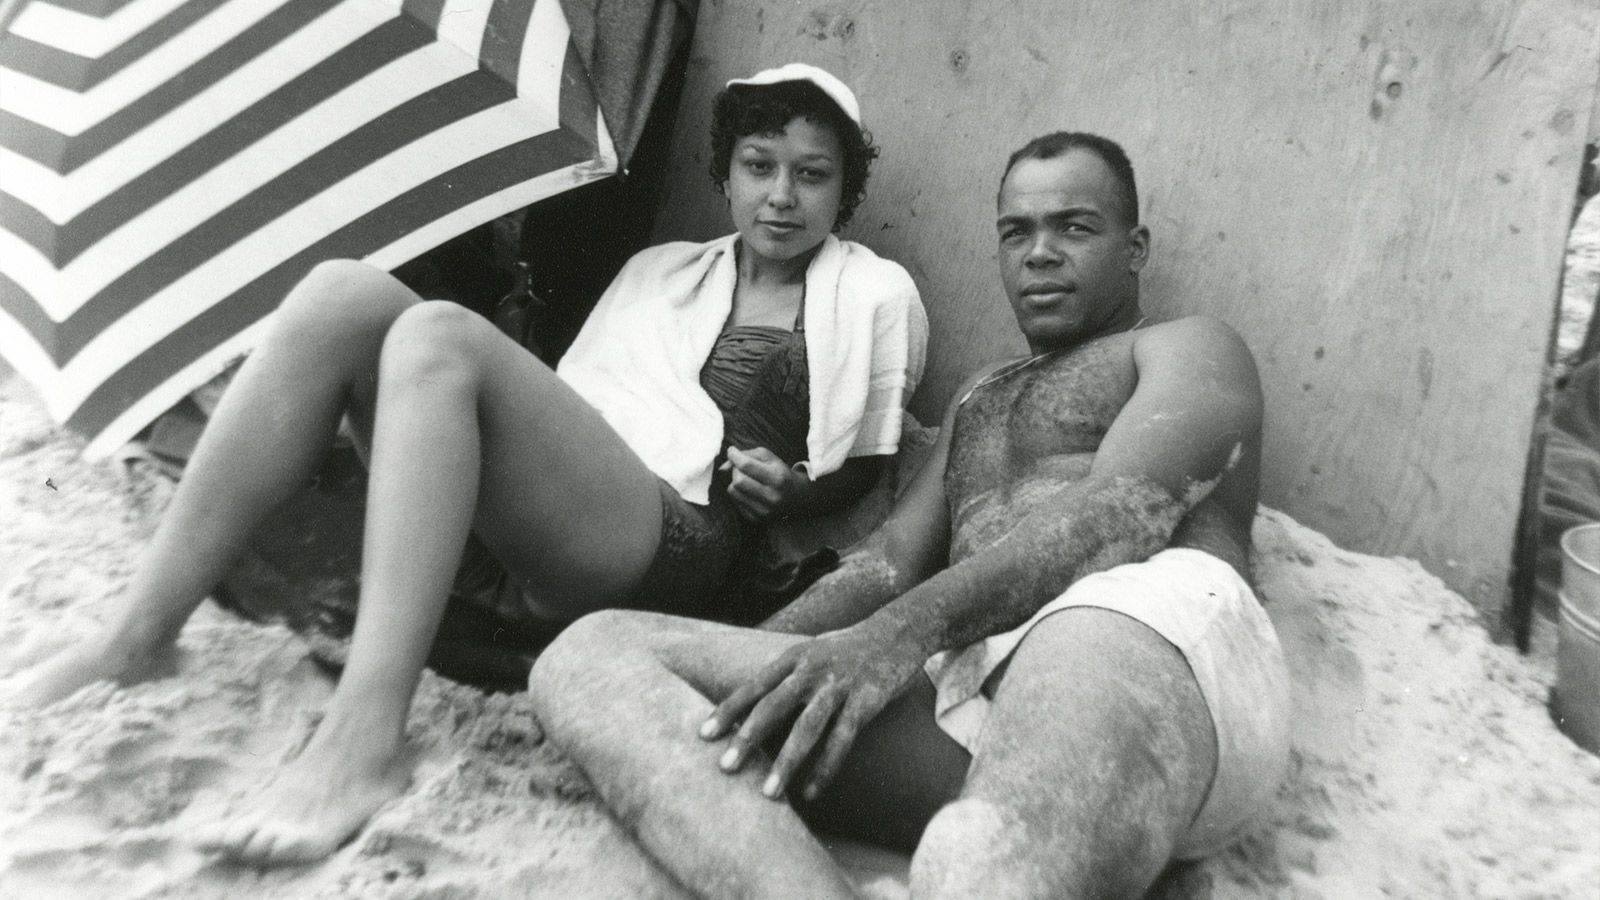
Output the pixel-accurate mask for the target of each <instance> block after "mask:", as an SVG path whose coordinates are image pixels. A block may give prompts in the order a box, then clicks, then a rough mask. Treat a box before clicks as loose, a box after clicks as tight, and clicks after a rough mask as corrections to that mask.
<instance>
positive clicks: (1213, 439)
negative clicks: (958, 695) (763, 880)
mask: <svg viewBox="0 0 1600 900" xmlns="http://www.w3.org/2000/svg"><path fill="white" fill-rule="evenodd" d="M1134 359H1135V364H1136V365H1137V367H1138V373H1139V382H1138V386H1137V387H1136V388H1135V390H1134V393H1133V396H1132V397H1131V398H1130V399H1129V400H1128V402H1127V404H1126V405H1125V406H1124V407H1123V409H1122V410H1121V412H1120V413H1119V414H1118V416H1117V418H1116V420H1115V422H1114V423H1113V424H1112V426H1111V428H1110V429H1109V430H1108V431H1107V433H1106V435H1105V437H1104V439H1103V440H1102V442H1101V444H1100V447H1099V449H1098V450H1097V452H1096V456H1095V459H1094V462H1093V465H1092V466H1091V470H1090V473H1089V475H1088V477H1087V478H1085V479H1084V480H1083V481H1081V482H1078V483H1076V484H1074V485H1072V486H1070V487H1068V488H1066V489H1064V490H1063V491H1061V493H1059V494H1058V495H1057V496H1056V497H1055V498H1054V500H1053V501H1052V502H1051V503H1050V504H1048V505H1047V506H1046V507H1044V508H1041V509H1039V510H1037V511H1035V512H1034V514H1033V515H1032V516H1030V518H1029V519H1027V520H1025V521H1024V522H1023V523H1021V524H1020V525H1019V526H1018V527H1016V528H1013V529H1012V531H1011V533H1010V535H1009V536H1007V537H1006V538H1004V539H1002V540H1000V541H998V542H996V543H995V544H994V545H993V546H991V547H989V548H988V549H986V550H985V551H983V552H981V553H978V554H975V555H974V556H972V557H971V558H969V559H966V560H963V561H962V562H961V563H959V564H957V565H955V566H952V567H950V568H948V569H945V570H944V571H942V572H939V573H938V574H937V575H934V576H933V577H931V578H929V579H927V580H926V581H923V582H922V583H920V584H918V585H917V586H916V587H914V588H912V589H911V590H909V591H907V592H906V593H905V594H903V595H902V596H899V597H897V598H895V599H892V600H890V601H889V602H887V603H885V604H883V605H882V606H881V607H880V608H879V609H878V610H877V611H876V612H873V613H871V614H870V615H869V616H867V618H865V619H863V620H861V621H860V622H858V623H856V624H854V625H852V626H850V627H848V628H845V629H843V630H841V631H837V632H833V633H830V634H824V635H822V636H820V637H819V638H817V639H815V640H813V641H809V642H807V643H805V644H802V645H799V646H797V647H795V648H792V649H791V650H790V651H788V652H786V653H785V654H784V655H783V656H782V657H780V658H779V659H778V660H777V661H775V662H774V663H773V665H772V667H770V668H769V670H768V671H767V672H766V673H764V676H763V678H761V679H758V680H757V681H756V682H752V683H751V684H749V685H746V686H745V687H744V688H741V689H739V690H738V691H736V692H735V693H734V694H733V695H731V696H730V697H729V698H728V699H727V700H726V701H725V702H724V703H723V705H722V706H720V707H718V709H717V711H716V713H714V714H713V717H712V719H711V721H710V722H708V723H707V728H706V729H705V730H704V731H703V732H702V733H703V734H705V735H706V736H707V737H712V736H716V735H720V734H721V733H723V731H724V730H725V729H726V727H727V725H728V724H729V723H731V722H732V721H736V720H737V719H739V718H743V719H744V725H743V726H742V727H741V728H740V730H739V732H738V734H737V735H736V736H735V737H734V739H733V741H732V743H731V747H732V749H731V750H730V752H729V754H727V755H726V756H725V757H724V759H725V761H726V763H727V765H725V768H729V769H736V768H738V766H739V765H741V764H742V762H743V760H744V758H745V756H746V755H747V754H748V752H749V751H750V750H751V748H753V747H755V746H758V745H759V744H760V742H761V741H762V740H764V738H765V737H766V736H767V735H768V734H769V733H771V732H773V731H775V730H776V729H778V728H779V727H781V723H782V722H785V721H788V720H789V718H790V717H792V716H793V715H794V714H795V711H796V710H797V709H800V710H801V712H800V715H799V718H798V719H797V720H795V724H794V726H793V727H792V728H791V729H790V733H789V738H788V740H787V741H786V743H785V744H784V747H783V750H782V751H781V752H780V754H779V756H778V759H777V760H776V761H775V762H774V765H773V774H774V776H775V777H774V779H773V780H771V781H769V786H770V787H772V788H773V790H772V791H769V793H770V794H772V795H774V796H776V795H777V792H781V790H782V788H783V786H784V785H785V784H787V782H788V780H789V779H790V778H791V777H792V776H793V774H794V773H795V772H796V771H797V770H798V769H799V767H800V766H801V764H802V763H803V762H804V760H805V759H807V757H808V756H810V755H811V751H812V748H813V747H814V746H815V745H816V743H817V742H818V741H819V740H821V739H822V738H823V736H824V734H826V744H825V746H824V748H823V751H822V755H821V756H820V757H819V758H818V761H817V762H816V763H815V764H814V765H813V766H812V774H811V777H810V779H809V780H808V783H807V787H806V791H807V793H808V794H810V793H812V792H814V791H815V790H818V789H820V787H821V784H822V783H825V782H826V781H827V780H828V779H829V778H831V777H832V774H833V772H834V771H835V770H836V769H837V767H838V765H839V764H840V763H841V762H842V761H843V758H844V755H845V752H846V751H847V750H848V749H849V746H850V744H851V743H852V742H853V741H854V738H855V734H856V732H857V731H858V730H859V728H860V727H861V726H862V725H864V724H865V723H866V722H867V721H870V720H871V718H872V717H873V716H876V715H877V713H878V712H879V711H881V710H882V709H883V707H884V706H885V705H887V703H888V702H889V701H890V700H892V699H893V698H894V697H895V696H896V695H898V694H899V693H900V692H901V691H902V690H904V689H905V686H906V685H907V684H909V683H910V679H911V678H912V677H915V675H916V673H917V672H918V671H919V670H920V668H921V664H922V661H923V660H924V659H926V658H927V656H929V655H931V654H933V653H935V652H937V651H940V650H948V649H954V648H957V647H961V646H965V645H967V644H970V643H972V642H974V641H977V640H980V639H982V638H984V637H987V636H989V635H991V634H996V633H999V632H1002V631H1005V630H1008V629H1010V628H1014V627H1016V626H1017V625H1020V624H1022V623H1023V622H1025V621H1026V620H1027V619H1028V618H1029V617H1030V616H1032V615H1033V613H1034V612H1036V611H1037V610H1038V609H1039V608H1040V607H1041V606H1043V605H1044V604H1045V603H1047V602H1048V601H1049V600H1050V599H1052V598H1054V597H1055V596H1057V595H1059V594H1060V593H1061V592H1062V591H1063V590H1065V589H1066V587H1067V586H1068V585H1070V584H1071V583H1072V582H1074V581H1076V580H1077V579H1078V578H1081V577H1083V576H1084V575H1087V574H1089V573H1090V572H1094V571H1099V570H1102V569H1106V568H1110V567H1111V566H1114V565H1118V564H1120V563H1123V562H1131V561H1137V560H1140V559H1144V558H1146V557H1148V556H1150V555H1151V554H1152V553H1154V552H1156V551H1158V550H1160V549H1161V548H1162V547H1164V546H1165V545H1166V543H1167V541H1168V540H1170V538H1171V536H1172V532H1173V530H1174V529H1175V528H1176V526H1177V524H1178V522H1179V521H1180V520H1181V519H1182V518H1183V515H1184V513H1185V512H1187V511H1188V510H1189V509H1191V508H1192V507H1193V506H1194V505H1195V504H1196V503H1198V502H1200V501H1201V500H1202V499H1204V498H1205V496H1206V495H1207V494H1208V493H1209V492H1210V491H1211V489H1212V488H1214V487H1215V486H1216V484H1217V482H1218V481H1219V480H1220V479H1221V478H1222V476H1223V475H1224V474H1226V473H1227V472H1228V470H1229V469H1230V468H1231V467H1232V466H1233V465H1235V464H1236V463H1237V461H1238V460H1239V459H1240V458H1241V457H1242V456H1244V455H1247V454H1254V453H1255V452H1257V450H1256V445H1257V443H1258V441H1259V433H1260V425H1261V406H1262V403H1261V392H1260V383H1259V379H1258V376H1257V374H1256V369H1255V363H1254V361H1253V360H1252V359H1251V357H1250V354H1249V351H1248V349H1247V348H1245V346H1244V343H1243V341H1241V340H1240V339H1239V337H1238V335H1237V334H1235V333H1234V332H1233V331H1232V330H1231V329H1230V328H1228V327H1227V326H1226V325H1223V324H1222V323H1220V322H1216V321H1214V320H1210V319H1202V318H1195V319H1186V320H1182V321H1180V322H1175V323H1171V324H1169V325H1167V326H1162V327H1161V328H1159V329H1151V331H1150V332H1149V333H1147V334H1145V335H1142V336H1141V338H1140V340H1139V341H1138V342H1137V343H1136V344H1135V349H1134ZM947 430H948V424H947Z"/></svg>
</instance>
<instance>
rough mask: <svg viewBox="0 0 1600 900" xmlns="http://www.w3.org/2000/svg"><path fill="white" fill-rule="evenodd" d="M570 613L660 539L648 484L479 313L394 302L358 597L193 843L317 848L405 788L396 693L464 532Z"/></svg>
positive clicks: (245, 852)
mask: <svg viewBox="0 0 1600 900" xmlns="http://www.w3.org/2000/svg"><path fill="white" fill-rule="evenodd" d="M473 527H476V528H477V530H478V532H479V534H480V535H482V537H483V539H484V541H485V542H486V543H488V544H489V546H491V547H493V548H495V549H496V551H497V552H499V553H501V554H503V556H504V557H505V558H507V559H508V560H510V561H512V562H513V563H514V564H515V565H516V566H517V568H518V569H519V572H520V573H521V574H524V575H526V576H528V577H530V578H532V579H533V580H534V581H535V583H536V586H538V587H540V588H542V591H541V593H544V594H553V593H554V592H564V593H565V594H567V595H568V596H569V600H570V602H571V604H573V606H574V607H575V608H579V609H582V608H595V607H597V606H605V605H614V604H616V603H619V602H621V601H623V600H624V599H626V598H627V597H628V596H629V594H630V592H631V591H632V589H633V588H634V587H635V586H636V585H637V584H638V582H639V580H640V579H641V578H642V577H643V575H644V572H645V571H646V569H647V568H648V566H649V563H650V561H651V559H652V557H653V555H654V553H655V549H656V544H657V542H658V540H659V537H660V529H661V506H660V495H659V493H658V489H657V487H656V479H655V476H654V475H653V474H651V473H650V471H649V470H648V469H647V468H646V467H645V466H644V464H643V463H642V462H640V461H639V459H638V458H637V457H636V456H634V455H633V453H632V451H630V450H629V449H628V448H627V446H626V445H625V444H624V443H623V442H622V440H621V438H619V437H618V436H617V435H616V433H615V432H614V431H612V430H611V428H610V427H609V426H608V425H606V424H605V421H604V420H603V419H602V418H601V417H600V415H599V413H598V412H596V411H595V410H594V409H593V408H592V407H590V406H589V405H588V404H587V403H585V402H584V401H583V400H582V399H581V398H580V397H578V396H577V394H575V393H573V392H572V390H571V389H570V388H568V387H567V386H566V385H565V384H564V383H563V382H561V381H560V380H559V379H558V378H556V376H555V373H553V372H552V371H551V370H550V369H549V368H548V367H546V366H545V365H544V364H543V363H541V362H539V361H538V360H537V359H536V358H534V357H533V356H532V355H531V354H529V353H528V352H527V351H525V350H524V349H523V348H521V347H520V346H519V345H517V344H516V343H515V342H513V341H511V340H510V339H508V338H506V337H505V336H504V335H502V334H501V333H500V332H499V331H498V330H496V329H495V328H494V326H493V325H491V324H490V323H488V322H487V321H486V320H485V319H483V318H482V317H481V316H478V315H476V314H474V313H471V312H469V311H467V310H465V309H463V308H461V307H459V306H456V305H454V304H449V303H424V304H421V305H418V306H416V307H413V308H411V309H409V310H407V311H406V312H405V313H404V314H403V315H402V316H401V317H400V319H399V320H398V321H397V322H396V323H395V325H394V326H393V328H391V329H390V332H389V336H388V339H387V340H386V342H385V344H384V348H383V354H382V360H381V363H380V365H379V386H378V406H377V415H376V418H375V421H374V425H373V433H372V449H371V461H370V476H369V483H368V492H367V520H366V532H365V545H364V547H363V555H362V579H361V601H360V605H359V608H358V611H357V615H356V625H355V631H354V633H353V634H352V636H351V647H350V655H349V659H348V661H347V662H346V664H345V668H344V672H343V674H342V675H341V677H340V681H339V686H338V688H337V689H336V691H335V693H334V695H333V697H332V699H331V700H330V701H329V705H328V708H327V712H326V715H325V717H324V718H323V720H322V723H321V724H320V725H319V727H318V728H317V731H316V733H315V734H314V735H313V736H312V739H311V741H310V742H309V743H308V744H307V746H306V748H305V750H304V751H303V752H302V753H301V755H300V756H299V757H298V758H296V759H295V760H294V761H293V762H291V763H290V764H289V765H288V766H287V767H286V768H285V769H284V770H283V771H282V772H280V773H279V775H278V777H277V778H276V779H275V782H274V784H273V786H272V787H271V788H270V789H269V790H267V791H265V792H263V794H262V795H261V796H260V797H259V798H258V800H257V801H256V802H255V803H254V804H253V805H252V807H251V808H250V809H248V810H247V811H246V812H245V813H244V814H243V815H241V816H239V817H238V818H237V819H235V820H233V821H232V822H230V823H227V824H226V825H224V826H223V827H222V828H221V829H219V830H218V831H216V832H215V833H213V834H211V835H209V836H208V837H207V838H206V839H205V840H204V841H203V843H205V844H206V845H208V846H211V847H213V848H215V849H218V850H221V851H222V852H224V853H226V854H228V855H230V856H233V857H235V858H237V859H239V860H241V861H244V862H248V863H251V864H256V865H270V864H282V863H294V862H305V861H310V860H314V859H318V858H321V857H323V856H326V855H327V854H329V853H331V852H333V850H334V849H336V848H337V847H338V845H339V844H340V843H342V842H343V841H344V840H346V839H347V838H348V837H349V836H350V835H352V834H353V833H355V832H356V831H357V830H358V829H359V828H360V827H361V826H362V825H363V824H364V823H365V822H366V820H367V819H368V818H370V817H371V815H372V814H373V813H374V812H375V811H376V810H377V808H378V807H379V806H381V805H382V804H383V803H384V802H386V801H387V800H389V799H391V798H392V797H394V796H395V795H397V794H398V793H400V792H401V791H403V790H404V789H405V786H406V783H407V780H408V777H409V773H408V772H407V770H406V768H405V766H404V765H403V763H402V761H401V749H402V746H403V743H404V731H405V722H406V718H407V714H408V712H409V709H410V705H411V699H412V695H413V693H414V692H415V690H416V686H417V682H418V679H419V677H420V675H421V672H422V668H423V665H424V663H425V661H426V659H427V654H428V649H429V647H430V646H431V645H432V643H433V640H434V637H435V634H436V632H437V630H438V627H439V621H440V617H441V616H442V614H443V611H444V606H445V602H446V600H447V598H448V595H449V589H450V584H451V581H452V578H453V576H454V573H455V569H456V566H457V564H458V562H459V561H460V557H461V550H462V547H463V546H464V544H465V542H466V539H467V534H468V531H469V529H471V528H473Z"/></svg>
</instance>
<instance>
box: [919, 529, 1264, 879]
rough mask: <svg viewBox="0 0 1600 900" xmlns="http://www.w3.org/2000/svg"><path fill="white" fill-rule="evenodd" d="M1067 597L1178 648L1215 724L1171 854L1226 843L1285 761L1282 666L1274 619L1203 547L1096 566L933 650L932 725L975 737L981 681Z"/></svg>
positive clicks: (971, 740) (1249, 821) (1254, 812)
mask: <svg viewBox="0 0 1600 900" xmlns="http://www.w3.org/2000/svg"><path fill="white" fill-rule="evenodd" d="M1074 606H1093V607H1099V608H1102V609H1109V610H1112V611H1114V612H1119V613H1122V614H1123V615H1126V616H1129V617H1131V618H1133V619H1136V620H1138V621H1140V622H1142V623H1144V624H1145V625H1148V626H1149V627H1150V628H1152V629H1154V630H1155V631H1156V632H1157V633H1158V634H1160V635H1161V636H1162V637H1164V638H1166V639H1167V640H1168V641H1169V642H1170V643H1171V644H1172V645H1173V646H1174V647H1177V648H1178V650H1179V652H1181V653H1182V654H1183V656H1184V659H1186V660H1188V662H1189V668H1190V670H1191V671H1193V672H1194V676H1195V680H1196V681H1198V682H1199V684H1200V693H1201V694H1202V695H1203V696H1204V697H1205V700H1206V704H1207V705H1208V706H1209V707H1210V711H1211V721H1212V723H1213V725H1214V727H1215V728H1216V734H1217V771H1216V775H1215V776H1214V777H1213V779H1212V782H1211V789H1210V791H1209V793H1207V795H1206V800H1205V803H1204V804H1202V805H1201V808H1200V812H1199V814H1198V815H1196V816H1195V820H1194V823H1193V824H1192V825H1191V826H1190V827H1189V831H1188V833H1187V834H1185V835H1184V836H1183V838H1181V839H1180V840H1179V842H1178V846H1177V847H1176V848H1175V850H1174V855H1175V856H1177V857H1179V858H1182V859H1194V858H1198V857H1201V856H1206V855H1208V854H1210V853H1213V852H1215V851H1217V850H1221V849H1222V848H1224V847H1227V846H1228V845H1229V844H1231V843H1233V842H1234V841H1235V840H1237V839H1238V838H1239V837H1241V836H1242V834H1243V833H1244V832H1245V831H1246V830H1247V829H1249V828H1250V827H1251V826H1252V825H1253V824H1255V822H1256V821H1257V820H1258V818H1259V817H1260V816H1261V815H1262V813H1263V812H1264V811H1265V810H1266V809H1267V807H1268V806H1269V804H1270V803H1271V801H1272V797H1273V795H1274V794H1275V793H1276V792H1277V788H1278V784H1279V782H1280V781H1281V780H1282V778H1283V774H1284V772H1285V770H1286V768H1287V766H1288V760H1289V675H1288V671H1287V669H1286V668H1285V667H1284V662H1283V650H1282V648H1281V647H1280V646H1279V644H1278V636H1277V634H1276V632H1274V631H1273V628H1272V622H1271V620H1269V619H1268V618H1267V614H1266V612H1265V611H1264V610H1263V609H1262V608H1261V604H1260V602H1259V601H1257V600H1256V596H1255V593H1254V592H1253V591H1252V590H1251V589H1250V585H1249V584H1247V583H1246V582H1245V580H1244V579H1243V578H1241V577H1240V576H1239V573H1238V572H1236V571H1234V568H1233V567H1232V566H1230V565H1228V564H1227V563H1225V562H1223V561H1222V560H1220V559H1217V558H1216V557H1215V556H1212V555H1211V554H1209V553H1205V552H1203V551H1200V550H1191V549H1187V548H1174V549H1169V550H1163V551H1162V552H1160V553H1157V554H1156V555H1155V556H1153V557H1151V558H1150V559H1148V560H1146V561H1145V562H1142V563H1131V564H1128V565H1124V566H1118V567H1116V568H1114V569H1110V570H1108V571H1105V572H1097V573H1095V574H1093V575H1090V576H1088V577H1086V578H1083V579H1081V580H1080V581H1078V582H1077V583H1076V584H1074V585H1072V587H1070V588H1068V589H1067V591H1066V593H1064V594H1062V595H1061V596H1060V597H1057V598H1056V599H1055V600H1052V601H1050V602H1049V603H1047V604H1045V606H1044V607H1043V608H1042V609H1040V610H1039V612H1038V613H1036V614H1035V615H1034V616H1033V618H1032V619H1029V620H1028V622H1027V623H1026V624H1024V625H1022V626H1021V627H1020V628H1016V629H1013V630H1011V631H1008V632H1005V633H1003V634H997V635H995V636H993V637H991V638H988V639H987V640H984V641H982V642H980V643H977V644H973V645H971V646H969V647H966V648H964V649H962V650H959V651H951V652H947V653H939V654H935V655H934V656H933V657H931V658H930V659H929V660H928V663H927V666H926V670H927V673H928V677H929V678H931V679H932V680H933V684H934V687H935V688H936V689H937V691H938V699H937V701H936V706H935V713H936V715H937V716H938V722H939V727H940V728H942V729H944V731H945V733H947V734H949V735H950V736H951V737H952V738H954V739H955V740H956V741H957V742H958V743H960V744H961V745H962V746H964V747H966V748H967V749H968V750H971V749H972V748H973V747H975V746H976V745H977V740H978V735H979V733H980V732H981V731H982V730H983V724H984V719H985V717H986V715H987V713H988V708H989V698H988V697H986V696H985V695H984V694H983V692H982V688H983V683H984V681H985V680H987V679H988V677H989V675H990V674H992V673H993V672H994V670H995V669H997V668H998V667H999V666H1000V664H1001V663H1003V662H1004V661H1005V660H1006V658H1007V657H1009V656H1010V655H1011V654H1012V653H1013V652H1014V651H1015V650H1016V649H1017V646H1018V645H1019V644H1021V643H1022V639H1023V636H1024V635H1026V634H1027V633H1028V630H1029V629H1031V628H1033V626H1034V625H1036V624H1038V623H1039V622H1040V621H1041V620H1042V619H1044V617H1045V616H1048V615H1051V614H1052V613H1056V612H1060V611H1061V610H1063V609H1067V608H1069V607H1074Z"/></svg>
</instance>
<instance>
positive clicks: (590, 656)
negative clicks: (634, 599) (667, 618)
mask: <svg viewBox="0 0 1600 900" xmlns="http://www.w3.org/2000/svg"><path fill="white" fill-rule="evenodd" d="M645 616H646V614H644V613H640V612H637V611H634V610H626V609H603V610H600V611H598V612H593V613H590V614H588V615H586V616H584V617H582V618H580V619H578V620H577V621H575V622H573V623H572V624H571V625H568V626H567V627H566V628H565V629H564V630H563V631H562V632H561V635H560V636H559V637H557V638H556V639H555V641H553V642H552V643H551V644H550V646H548V647H546V648H545V649H544V652H542V653H540V654H539V658H538V660H537V661H535V662H534V664H533V671H532V672H530V673H529V674H528V692H529V693H530V694H531V695H532V698H533V702H534V706H535V708H537V709H539V710H540V711H541V712H543V711H544V710H546V709H547V708H548V707H549V705H550V704H552V703H556V702H563V701H568V700H571V699H572V698H574V697H577V696H582V695H586V694H587V693H588V692H590V691H592V690H593V689H594V685H595V683H596V681H597V675H598V674H600V673H601V670H602V669H605V668H607V667H610V666H612V665H613V664H614V663H615V662H616V661H617V660H618V658H619V657H621V656H626V655H627V654H629V653H634V652H648V651H649V635H650V631H649V629H648V628H646V627H645V623H644V622H643V621H641V619H642V618H644V617H645Z"/></svg>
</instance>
